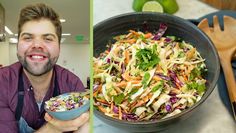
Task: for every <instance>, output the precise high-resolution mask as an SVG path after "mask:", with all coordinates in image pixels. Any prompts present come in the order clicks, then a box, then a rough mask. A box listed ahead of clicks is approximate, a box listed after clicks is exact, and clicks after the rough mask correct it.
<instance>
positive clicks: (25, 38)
mask: <svg viewBox="0 0 236 133" xmlns="http://www.w3.org/2000/svg"><path fill="white" fill-rule="evenodd" d="M23 40H25V41H31V40H32V37H23Z"/></svg>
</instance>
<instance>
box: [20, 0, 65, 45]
mask: <svg viewBox="0 0 236 133" xmlns="http://www.w3.org/2000/svg"><path fill="white" fill-rule="evenodd" d="M40 19H48V20H50V21H51V22H52V24H53V25H54V27H55V29H56V34H57V36H58V41H59V43H60V40H61V33H62V27H61V22H60V19H59V15H58V14H57V13H56V12H55V11H54V10H53V9H52V8H51V7H49V6H47V5H45V4H43V3H38V4H34V5H28V6H26V7H25V8H23V9H21V11H20V16H19V21H18V38H19V36H20V33H21V31H22V26H23V25H24V24H25V23H26V22H28V21H32V20H40Z"/></svg>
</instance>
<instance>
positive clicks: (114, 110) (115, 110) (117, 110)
mask: <svg viewBox="0 0 236 133" xmlns="http://www.w3.org/2000/svg"><path fill="white" fill-rule="evenodd" d="M113 112H114V113H116V114H118V113H119V108H118V107H116V106H113Z"/></svg>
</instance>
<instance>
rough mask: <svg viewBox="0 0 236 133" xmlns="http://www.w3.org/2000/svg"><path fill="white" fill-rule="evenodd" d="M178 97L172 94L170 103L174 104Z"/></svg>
mask: <svg viewBox="0 0 236 133" xmlns="http://www.w3.org/2000/svg"><path fill="white" fill-rule="evenodd" d="M177 100H178V98H177V97H176V96H173V97H171V98H170V102H171V104H175V103H176V102H177Z"/></svg>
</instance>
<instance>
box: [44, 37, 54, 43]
mask: <svg viewBox="0 0 236 133" xmlns="http://www.w3.org/2000/svg"><path fill="white" fill-rule="evenodd" d="M45 40H46V41H48V42H51V41H53V39H52V38H49V37H46V38H45Z"/></svg>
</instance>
